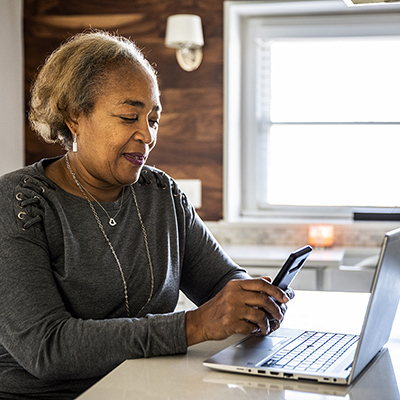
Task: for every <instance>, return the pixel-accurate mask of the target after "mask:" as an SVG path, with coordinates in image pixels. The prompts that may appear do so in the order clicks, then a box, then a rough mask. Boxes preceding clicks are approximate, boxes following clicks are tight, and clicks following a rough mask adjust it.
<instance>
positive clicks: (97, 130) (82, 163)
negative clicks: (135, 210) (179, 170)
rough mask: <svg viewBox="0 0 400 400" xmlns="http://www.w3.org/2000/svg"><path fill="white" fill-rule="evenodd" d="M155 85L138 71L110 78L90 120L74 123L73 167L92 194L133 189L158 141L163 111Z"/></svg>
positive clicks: (125, 71) (129, 70)
mask: <svg viewBox="0 0 400 400" xmlns="http://www.w3.org/2000/svg"><path fill="white" fill-rule="evenodd" d="M159 97H160V95H159V90H158V85H157V83H156V82H155V81H154V79H153V78H152V77H151V76H150V75H149V74H148V73H147V72H146V71H145V70H143V69H142V67H139V66H132V65H129V66H124V67H121V68H119V69H118V70H116V71H113V72H111V73H110V74H109V75H108V79H106V80H105V82H104V83H103V84H102V90H101V94H100V95H99V96H98V97H97V99H96V102H95V105H94V109H93V111H92V113H91V114H90V115H89V116H85V115H79V116H78V117H77V118H76V120H75V121H72V122H71V123H72V124H73V129H72V130H73V131H74V132H75V133H76V134H77V143H78V151H77V152H76V153H73V154H72V155H71V156H70V157H71V161H73V164H74V167H75V168H76V170H77V172H78V174H79V176H80V178H81V179H83V180H84V181H85V183H86V184H89V185H90V186H91V187H93V188H96V189H110V188H112V187H121V186H124V185H128V184H132V183H134V182H136V181H137V180H138V178H139V175H140V171H141V169H142V167H143V165H144V164H145V162H146V160H147V158H148V156H149V153H150V151H151V150H152V149H153V148H154V146H155V144H156V140H157V131H158V124H159V120H160V113H161V105H160V99H159Z"/></svg>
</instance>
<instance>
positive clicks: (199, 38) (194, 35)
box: [165, 14, 204, 49]
mask: <svg viewBox="0 0 400 400" xmlns="http://www.w3.org/2000/svg"><path fill="white" fill-rule="evenodd" d="M185 44H190V47H202V46H203V45H204V38H203V29H202V27H201V18H200V17H199V16H198V15H192V14H176V15H171V16H170V17H168V19H167V30H166V34H165V45H166V46H167V47H172V48H175V49H179V48H182V47H183V46H185Z"/></svg>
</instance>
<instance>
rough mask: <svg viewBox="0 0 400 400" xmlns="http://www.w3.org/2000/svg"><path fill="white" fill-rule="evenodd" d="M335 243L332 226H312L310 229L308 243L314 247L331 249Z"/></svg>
mask: <svg viewBox="0 0 400 400" xmlns="http://www.w3.org/2000/svg"><path fill="white" fill-rule="evenodd" d="M333 242H334V227H333V226H332V225H310V226H309V227H308V243H309V245H310V246H314V247H330V246H332V245H333Z"/></svg>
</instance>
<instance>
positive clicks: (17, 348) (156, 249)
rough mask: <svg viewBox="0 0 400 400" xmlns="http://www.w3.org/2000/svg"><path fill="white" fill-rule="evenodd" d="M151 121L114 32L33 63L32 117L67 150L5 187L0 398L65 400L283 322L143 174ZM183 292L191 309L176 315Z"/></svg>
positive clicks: (154, 86) (259, 285) (267, 297)
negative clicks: (128, 364) (116, 376)
mask: <svg viewBox="0 0 400 400" xmlns="http://www.w3.org/2000/svg"><path fill="white" fill-rule="evenodd" d="M160 114H161V104H160V94H159V88H158V83H157V77H156V74H155V71H154V70H153V68H152V67H151V66H150V65H149V63H148V62H147V61H146V60H145V59H144V57H143V56H142V54H141V53H140V52H139V50H138V49H137V48H136V47H135V45H134V44H133V43H131V42H130V41H128V40H126V39H123V38H121V37H116V36H112V35H109V34H106V33H104V32H92V33H86V34H82V35H77V36H75V37H74V38H72V39H71V40H69V41H68V42H67V43H65V44H64V45H62V46H61V47H60V48H59V49H58V50H56V51H55V52H54V53H53V54H52V55H51V56H50V57H49V58H48V60H47V61H46V63H45V65H44V67H43V68H42V70H41V72H40V74H39V76H38V78H37V81H36V83H35V85H34V87H33V91H32V103H31V112H30V120H31V123H32V126H33V127H34V128H35V129H36V131H37V132H38V134H39V135H40V136H41V137H42V138H43V139H44V140H46V141H48V142H51V143H54V142H60V143H62V144H63V145H64V147H65V149H66V150H67V152H66V154H65V156H63V157H58V158H55V159H47V160H42V161H41V162H39V163H36V164H34V165H31V166H28V167H25V168H22V169H20V170H18V171H15V172H12V173H10V174H7V175H5V176H3V177H2V178H1V180H0V188H1V194H2V196H1V200H0V209H1V213H0V226H1V229H0V246H1V257H0V267H1V279H0V296H1V301H0V375H1V378H0V392H1V394H2V395H3V397H6V398H7V396H8V397H9V398H13V397H12V394H18V395H21V394H25V395H31V396H33V397H34V398H40V397H41V396H42V397H43V398H51V396H54V398H57V399H60V398H63V396H64V397H66V398H68V397H74V396H76V394H77V393H79V392H81V391H83V390H84V389H86V388H87V387H88V386H90V385H91V384H93V383H94V382H95V381H96V380H98V379H99V378H100V377H101V376H103V375H104V374H106V373H108V372H109V371H110V370H112V369H113V368H114V367H116V366H117V365H118V364H119V363H121V362H122V361H124V360H125V359H127V358H137V357H150V356H158V355H164V354H176V353H183V352H186V351H187V347H188V346H190V345H192V344H195V343H199V342H201V341H205V340H211V339H213V340H215V339H223V338H226V337H228V336H229V335H231V334H233V333H238V332H240V333H250V332H254V331H256V330H258V331H261V332H262V333H263V334H267V333H268V332H270V330H272V329H274V328H276V326H277V325H278V324H279V323H278V322H277V321H279V320H280V319H281V318H282V316H283V312H284V309H285V306H284V305H283V306H281V307H279V306H278V305H277V304H276V303H275V302H274V301H273V300H272V299H271V297H274V298H275V299H277V300H278V301H279V302H281V303H286V302H287V301H288V300H289V297H288V295H287V294H285V293H284V292H282V291H281V290H280V289H278V288H277V287H275V286H273V285H271V284H270V281H269V280H268V279H250V277H249V276H248V275H247V274H246V273H245V271H244V270H242V269H240V268H239V267H238V266H237V265H236V264H235V263H233V262H232V261H231V260H230V259H229V258H228V257H227V255H226V254H225V253H224V252H223V251H222V249H221V248H220V247H219V245H218V244H217V243H216V242H215V240H214V239H213V237H212V236H211V234H210V233H209V232H208V231H207V229H206V228H205V226H204V224H203V223H202V222H201V221H200V219H199V217H198V216H197V215H196V213H195V211H194V209H193V207H192V205H191V204H190V202H189V201H188V199H187V198H186V196H185V194H184V193H182V192H181V191H180V189H179V188H178V186H177V185H176V183H175V182H174V180H173V179H171V178H170V177H169V176H167V175H166V174H165V173H163V172H162V171H160V170H158V169H155V168H150V167H147V166H145V163H146V160H147V158H148V156H149V153H150V152H151V150H152V149H153V148H154V146H155V144H156V140H157V131H158V126H159V121H160ZM179 289H181V290H182V291H183V292H184V293H186V294H187V296H188V297H189V298H190V299H191V300H192V301H194V302H195V303H196V304H197V305H198V306H199V307H198V308H196V309H194V310H191V311H187V312H174V309H175V306H176V303H177V299H178V294H179ZM271 321H272V322H271ZM6 394H7V395H6ZM18 398H19V397H18Z"/></svg>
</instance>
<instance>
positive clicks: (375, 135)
mask: <svg viewBox="0 0 400 400" xmlns="http://www.w3.org/2000/svg"><path fill="white" fill-rule="evenodd" d="M399 149H400V127H399V126H396V125H378V126H376V125H375V126H371V125H368V126H365V125H364V126H357V125H328V126H325V125H277V126H272V128H271V131H270V135H269V140H268V155H267V161H268V162H267V166H266V168H267V171H264V172H265V173H266V174H267V198H266V199H265V200H266V201H267V203H268V204H272V205H299V206H302V205H303V206H306V205H310V206H380V207H384V206H388V207H395V206H398V205H399V204H400V184H399V182H398V179H397V177H398V175H399V169H400V166H399V161H398V159H399V156H398V154H399Z"/></svg>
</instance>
